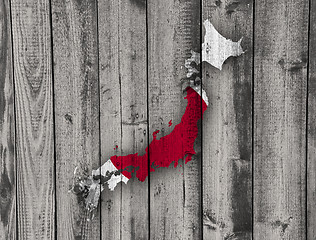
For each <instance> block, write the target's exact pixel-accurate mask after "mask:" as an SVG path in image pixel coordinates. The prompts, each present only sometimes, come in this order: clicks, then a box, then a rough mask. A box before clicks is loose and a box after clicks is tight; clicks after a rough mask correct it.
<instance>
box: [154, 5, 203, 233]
mask: <svg viewBox="0 0 316 240" xmlns="http://www.w3.org/2000/svg"><path fill="white" fill-rule="evenodd" d="M199 14H200V3H199V1H192V0H186V1H169V0H158V1H157V0H155V1H153V0H149V1H148V61H149V62H148V69H149V78H148V84H149V85H148V87H149V96H148V97H149V106H148V107H149V134H150V142H151V140H152V133H153V132H154V131H156V130H160V133H159V134H158V135H157V138H158V139H159V138H160V137H162V136H165V135H168V134H169V133H170V132H171V131H172V130H173V128H174V126H175V125H176V124H178V123H179V122H180V121H181V117H182V115H183V113H184V110H185V107H186V104H187V101H186V100H184V97H185V95H186V93H185V91H184V92H183V90H184V89H185V88H184V86H185V85H186V81H187V79H186V70H185V68H184V62H185V59H187V58H189V57H190V51H191V50H194V51H196V52H200V27H199V16H200V15H199ZM182 84H183V86H182ZM170 120H172V123H173V125H172V126H171V127H169V126H168V123H169V121H170ZM199 138H200V136H199ZM200 141H201V140H197V142H200ZM200 148H201V146H200V145H199V146H198V144H197V145H196V146H195V150H196V152H198V154H197V155H196V156H195V157H194V158H193V159H192V161H191V162H189V163H188V164H187V165H186V166H184V165H183V162H181V161H180V162H179V165H178V167H177V168H174V167H173V164H171V166H170V167H169V168H159V169H156V171H155V172H152V173H150V239H201V237H202V236H201V228H202V222H201V208H202V207H201V154H200V153H201V151H200ZM149 157H150V153H149Z"/></svg>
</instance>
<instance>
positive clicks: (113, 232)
mask: <svg viewBox="0 0 316 240" xmlns="http://www.w3.org/2000/svg"><path fill="white" fill-rule="evenodd" d="M119 2H120V1H116V0H110V1H99V2H98V22H99V29H98V32H99V69H100V73H99V74H100V136H101V139H100V141H101V142H100V145H101V162H102V163H103V162H104V161H106V160H107V159H109V157H110V156H113V155H116V154H117V155H121V154H122V152H121V147H120V148H116V146H122V139H121V136H122V125H121V122H122V116H121V105H120V104H121V98H120V95H121V88H120V80H119V71H120V69H119V45H118V41H119V25H118V24H119V23H118V16H119ZM121 193H122V190H121V185H118V186H117V187H116V188H115V191H113V192H112V191H109V190H108V189H105V190H104V192H103V194H102V195H101V235H102V236H106V237H107V238H108V239H113V240H118V239H121Z"/></svg>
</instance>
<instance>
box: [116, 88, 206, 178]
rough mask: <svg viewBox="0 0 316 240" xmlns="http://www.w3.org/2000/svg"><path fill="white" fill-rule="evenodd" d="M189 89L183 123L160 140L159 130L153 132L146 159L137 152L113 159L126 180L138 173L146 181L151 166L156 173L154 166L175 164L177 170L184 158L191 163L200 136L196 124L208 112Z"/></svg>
mask: <svg viewBox="0 0 316 240" xmlns="http://www.w3.org/2000/svg"><path fill="white" fill-rule="evenodd" d="M186 90H187V96H186V97H185V99H187V100H188V105H187V107H186V110H185V113H184V115H183V116H182V118H181V122H180V123H179V124H177V125H176V126H175V128H174V129H173V131H172V132H171V133H170V134H169V135H167V136H164V137H162V138H160V139H159V140H157V133H158V132H159V131H156V132H154V133H153V137H154V139H153V141H152V142H151V143H150V144H149V146H148V147H147V148H146V153H145V154H144V155H143V156H139V155H138V153H135V154H130V155H127V156H112V157H111V158H110V159H111V161H112V163H113V164H114V165H115V166H116V168H117V169H119V170H122V174H123V175H124V176H125V177H127V178H129V179H130V178H131V177H132V174H131V173H132V172H135V171H136V177H137V178H138V179H139V180H140V181H141V182H143V181H145V179H146V177H147V176H148V173H149V171H148V166H150V172H154V171H155V169H154V168H152V166H155V168H158V167H169V166H170V164H171V163H172V162H174V166H175V167H176V166H177V165H178V162H179V159H184V158H185V163H188V162H189V161H191V159H192V155H193V154H195V151H194V141H195V139H196V138H197V136H198V126H197V123H198V120H199V119H201V118H202V115H203V113H204V111H205V110H206V109H207V104H206V103H205V101H204V100H202V98H201V96H200V95H199V94H198V93H197V92H196V91H195V90H193V89H192V88H191V87H188V88H187V89H186ZM148 149H149V154H148ZM148 156H149V161H148ZM126 169H128V171H127V170H126Z"/></svg>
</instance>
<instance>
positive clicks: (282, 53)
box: [253, 0, 313, 240]
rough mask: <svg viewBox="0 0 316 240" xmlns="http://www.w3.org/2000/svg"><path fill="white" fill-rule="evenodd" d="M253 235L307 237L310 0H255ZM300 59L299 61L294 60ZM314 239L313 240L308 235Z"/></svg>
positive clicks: (278, 237) (258, 236)
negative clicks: (307, 112)
mask: <svg viewBox="0 0 316 240" xmlns="http://www.w3.org/2000/svg"><path fill="white" fill-rule="evenodd" d="M255 10H256V12H255V14H256V18H255V19H256V21H255V29H256V31H255V50H256V51H255V58H254V63H255V64H254V76H255V78H254V89H255V92H254V173H253V174H254V199H253V204H254V230H253V235H254V238H255V239H275V240H278V239H306V101H307V99H306V97H307V91H306V90H307V69H306V67H304V66H303V65H302V64H300V62H304V61H305V62H306V56H307V54H308V13H309V1H308V0H299V1H286V0H280V1H278V2H275V1H271V0H262V1H256V6H255ZM297 63H299V64H297ZM312 239H313V238H312Z"/></svg>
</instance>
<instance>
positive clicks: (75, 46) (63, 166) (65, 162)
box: [51, 0, 101, 240]
mask: <svg viewBox="0 0 316 240" xmlns="http://www.w3.org/2000/svg"><path fill="white" fill-rule="evenodd" d="M51 3H52V30H53V59H54V108H55V124H54V126H55V151H56V211H57V216H56V217H57V219H56V221H57V238H58V239H65V240H66V239H98V238H100V234H101V233H100V213H99V211H98V212H97V214H95V216H94V218H93V219H92V220H91V218H92V216H91V214H89V213H88V212H87V211H86V210H84V202H83V200H82V199H78V198H77V196H76V195H74V194H73V193H71V192H69V189H71V185H72V184H73V183H74V180H75V177H78V176H82V175H83V174H84V173H86V174H91V169H97V168H98V167H99V165H100V157H99V156H100V155H99V82H98V35H97V27H98V26H97V2H96V1H81V2H76V1H63V0H53V1H51ZM75 169H76V174H75V175H74V171H75ZM78 203H79V204H78Z"/></svg>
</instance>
